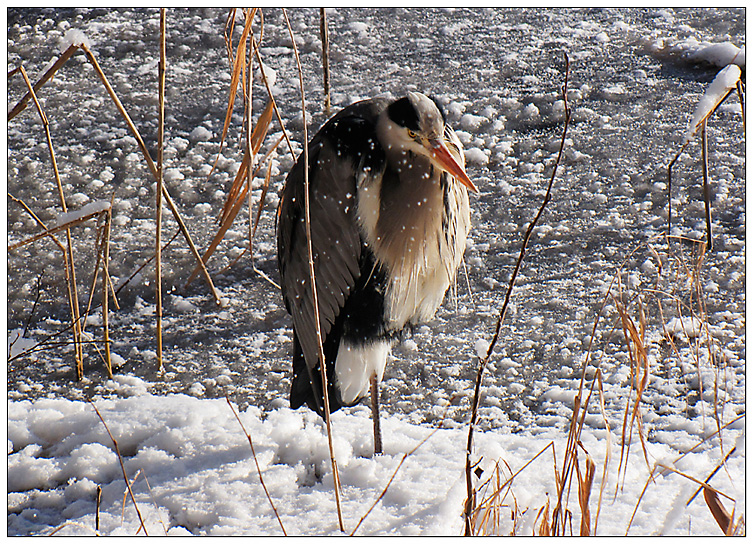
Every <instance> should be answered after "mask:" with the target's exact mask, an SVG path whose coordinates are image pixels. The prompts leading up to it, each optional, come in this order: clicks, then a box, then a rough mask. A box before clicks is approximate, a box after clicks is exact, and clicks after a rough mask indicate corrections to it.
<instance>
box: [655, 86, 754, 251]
mask: <svg viewBox="0 0 754 545" xmlns="http://www.w3.org/2000/svg"><path fill="white" fill-rule="evenodd" d="M733 89H734V88H733V87H731V88H728V91H727V92H726V93H725V94H724V95H723V96H722V98H717V99H716V102H715V104H714V105H713V106H712V107H711V108H709V109H708V110H707V112H706V113H705V115H704V116H703V117H702V119H701V120H700V121H699V122H698V123H697V124H696V126H695V127H694V129H693V132H692V133H691V135H690V136H689V137H688V138H687V139H686V141H685V142H684V143H683V145H682V146H681V149H680V150H678V153H676V155H675V156H674V157H673V159H672V160H671V161H670V163H668V167H667V169H668V235H670V226H671V218H672V210H671V207H672V202H671V184H672V180H673V165H674V164H675V162H676V161H677V160H678V158H679V157H680V156H681V153H683V150H684V149H686V146H687V145H688V144H689V143H690V142H691V138H692V137H693V135H694V134H695V133H696V132H697V131H699V130H700V129H701V145H702V176H703V187H702V191H703V194H704V207H705V222H706V224H707V251H710V250H712V213H711V211H710V208H711V204H710V201H711V192H710V189H709V183H708V165H707V120H709V118H710V117H712V114H714V113H715V112H716V111H717V109H718V108H719V107H720V105H721V104H722V103H723V102H725V101H726V99H727V98H728V97H729V96H730V95H731V93H732V92H733ZM735 89H736V90H737V92H738V98H739V101H740V103H741V118H742V120H743V123H744V133H745V132H746V115H745V111H744V94H745V92H744V88H743V83H742V81H741V78H740V72H739V78H738V81H736V86H735Z"/></svg>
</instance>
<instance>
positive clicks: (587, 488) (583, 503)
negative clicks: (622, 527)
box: [576, 443, 596, 536]
mask: <svg viewBox="0 0 754 545" xmlns="http://www.w3.org/2000/svg"><path fill="white" fill-rule="evenodd" d="M579 446H581V444H580V443H579ZM581 448H582V449H583V446H582V447H581ZM584 452H585V453H586V469H585V471H584V475H583V477H582V475H581V470H580V469H579V465H578V463H577V464H576V476H577V479H578V481H579V507H581V535H582V536H589V535H591V529H590V523H591V520H590V517H591V516H590V513H589V496H590V495H591V493H592V484H593V483H594V470H595V467H596V466H595V463H594V460H592V457H591V456H589V453H587V452H586V450H585V451H584Z"/></svg>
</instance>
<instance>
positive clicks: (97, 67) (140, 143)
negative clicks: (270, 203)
mask: <svg viewBox="0 0 754 545" xmlns="http://www.w3.org/2000/svg"><path fill="white" fill-rule="evenodd" d="M81 49H82V50H83V51H84V54H85V55H86V57H87V59H89V62H90V63H91V64H92V66H93V67H94V71H95V72H96V73H97V76H98V77H99V78H100V81H101V82H102V84H103V85H104V86H105V90H106V91H107V93H108V95H109V96H110V98H111V99H112V101H113V103H114V104H115V107H116V109H117V110H118V112H119V113H120V114H121V116H122V117H123V119H124V121H125V122H126V125H127V126H128V128H129V130H130V131H131V134H132V135H133V137H134V138H135V139H136V142H137V144H138V146H139V149H140V150H141V152H142V155H144V159H145V160H146V162H147V167H148V168H149V170H150V172H151V173H152V176H153V177H154V178H155V180H157V178H158V175H159V174H158V172H157V166H156V165H155V164H154V161H153V160H152V156H151V155H150V154H149V150H148V149H147V146H146V144H145V143H144V139H143V138H142V137H141V134H140V133H139V131H138V129H137V128H136V125H134V123H133V121H132V120H131V117H130V116H129V115H128V112H127V111H126V109H125V108H124V107H123V104H122V103H121V101H120V99H119V98H118V95H117V94H116V93H115V90H114V89H113V87H112V85H110V82H109V81H108V79H107V76H106V75H105V73H104V72H103V71H102V67H100V65H99V63H98V62H97V59H96V58H95V56H94V54H93V53H92V51H91V50H90V49H89V48H88V47H87V46H86V45H85V44H81ZM162 196H163V198H164V199H165V203H166V204H167V205H168V208H169V209H170V212H171V213H172V214H173V217H174V218H175V221H176V222H177V223H178V227H179V229H180V231H181V233H182V234H183V237H184V238H185V239H186V243H187V244H188V246H189V249H190V250H191V253H192V254H193V256H194V258H195V259H196V261H197V262H198V263H199V267H200V268H201V272H202V276H204V279H205V281H206V282H207V285H208V286H209V289H210V292H211V293H212V296H213V297H214V299H215V303H217V304H218V305H220V304H222V301H221V300H220V294H219V293H218V292H217V290H216V289H215V286H214V284H213V282H212V278H211V277H210V275H209V272H208V271H207V268H206V267H205V266H204V263H203V262H202V258H201V256H200V255H199V250H197V248H196V245H195V244H194V241H193V240H192V238H191V234H190V233H189V231H188V228H187V227H186V224H185V222H184V221H183V218H182V217H181V214H180V212H179V211H178V207H177V206H176V204H175V202H174V201H173V198H172V197H171V196H170V192H169V191H168V188H167V186H166V185H163V186H162Z"/></svg>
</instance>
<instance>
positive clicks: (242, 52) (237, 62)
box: [207, 8, 259, 180]
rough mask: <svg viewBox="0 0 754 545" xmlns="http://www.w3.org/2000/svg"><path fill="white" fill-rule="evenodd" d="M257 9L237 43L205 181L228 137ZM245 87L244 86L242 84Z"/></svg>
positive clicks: (230, 41)
mask: <svg viewBox="0 0 754 545" xmlns="http://www.w3.org/2000/svg"><path fill="white" fill-rule="evenodd" d="M258 9H259V8H254V9H253V10H252V11H251V15H250V16H247V17H246V20H245V21H244V27H243V32H242V33H241V38H240V40H239V42H238V47H237V48H236V54H235V57H234V58H233V67H232V68H233V71H232V73H231V78H230V88H229V95H228V108H227V109H226V110H225V121H224V122H223V130H222V133H221V135H220V149H219V150H218V152H217V158H216V159H215V162H214V164H213V165H212V169H211V170H210V172H209V175H208V176H207V179H208V180H209V178H210V177H211V176H212V173H213V172H214V171H215V168H216V167H217V162H218V161H219V160H220V153H221V152H222V150H223V146H224V145H225V138H226V137H227V135H228V128H229V127H230V118H231V116H232V115H233V105H234V104H235V102H236V93H237V92H238V83H239V81H242V78H241V75H242V74H243V73H244V71H245V70H246V41H247V40H248V38H249V33H250V32H251V23H252V22H253V20H254V16H255V15H256V13H257V10H258ZM231 13H232V14H235V8H234V9H233V12H231ZM231 17H232V21H233V22H231V33H232V32H233V25H234V21H235V16H234V15H231ZM228 44H229V45H228V53H229V54H230V55H231V56H232V55H233V54H232V50H233V47H232V46H233V41H232V39H230V40H228ZM244 87H245V84H244Z"/></svg>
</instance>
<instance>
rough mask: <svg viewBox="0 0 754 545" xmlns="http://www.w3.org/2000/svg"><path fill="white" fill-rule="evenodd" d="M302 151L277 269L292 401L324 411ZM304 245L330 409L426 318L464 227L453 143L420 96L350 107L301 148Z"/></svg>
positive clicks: (281, 212) (459, 166)
mask: <svg viewBox="0 0 754 545" xmlns="http://www.w3.org/2000/svg"><path fill="white" fill-rule="evenodd" d="M303 168H304V167H303V158H302V157H300V158H299V161H298V162H297V163H296V165H295V166H294V167H293V169H292V170H291V172H290V173H289V174H288V177H287V179H286V183H285V188H284V189H283V193H282V198H281V200H280V206H279V209H278V225H277V228H278V265H279V267H280V275H281V282H282V284H281V285H282V289H283V298H284V300H285V305H286V308H287V309H288V312H290V314H291V316H292V318H293V374H294V376H293V383H292V385H291V397H290V401H291V407H293V408H297V407H300V406H301V405H303V404H304V403H306V404H307V405H308V406H309V407H310V408H312V409H313V410H315V411H317V412H318V413H319V414H320V415H322V414H323V411H324V409H323V395H322V384H321V378H320V377H321V375H320V370H319V361H318V347H317V336H316V330H315V320H314V310H313V302H312V293H311V285H310V279H309V265H308V250H307V244H306V234H305V224H304V193H303V192H304V176H303ZM309 184H310V217H311V238H312V251H313V256H314V270H315V276H316V285H317V294H318V303H319V314H320V322H321V328H322V338H323V349H324V355H325V359H326V370H327V377H328V394H329V400H330V411H335V410H337V409H338V408H340V407H341V406H348V405H353V404H355V403H357V402H358V401H359V400H360V399H361V398H362V397H364V396H365V395H367V393H368V392H369V384H370V379H371V378H372V377H373V376H376V377H377V380H380V379H381V378H382V375H383V372H384V369H385V362H386V360H387V355H388V352H389V350H390V346H391V344H392V343H393V342H394V340H395V339H396V338H397V336H398V334H399V333H400V332H401V331H402V330H403V329H404V328H405V327H406V326H407V325H413V324H418V323H421V322H423V321H426V320H428V319H430V318H431V317H432V316H433V315H434V313H435V312H436V310H437V308H438V307H439V306H440V305H441V303H442V300H443V298H444V296H445V292H446V291H447V289H448V287H449V286H450V284H451V282H452V281H453V279H454V278H455V274H456V270H457V268H458V266H459V264H460V263H461V260H462V258H463V251H464V248H465V246H466V238H467V234H468V231H469V223H470V222H469V201H468V194H467V188H468V189H471V190H472V191H476V188H475V187H474V184H473V183H472V182H471V180H470V179H469V178H468V176H467V175H466V172H465V170H464V159H463V151H462V149H461V143H460V142H459V140H458V138H457V137H456V136H455V133H454V132H453V130H452V129H451V128H450V127H449V126H447V125H446V124H445V120H444V118H443V116H442V114H441V111H440V109H439V107H438V106H437V105H436V103H435V102H434V101H432V100H431V99H429V98H428V97H426V96H425V95H422V94H420V93H409V95H408V96H407V97H404V98H401V99H398V100H395V101H391V100H387V99H371V100H365V101H362V102H358V103H356V104H353V105H351V106H349V107H347V108H345V109H344V110H342V111H341V112H340V113H338V114H337V115H335V116H334V117H333V118H331V119H330V120H329V121H328V122H327V123H326V124H325V125H324V126H323V127H322V129H321V130H320V131H319V132H318V133H317V135H316V136H315V137H314V138H313V139H312V141H311V143H310V144H309Z"/></svg>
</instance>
